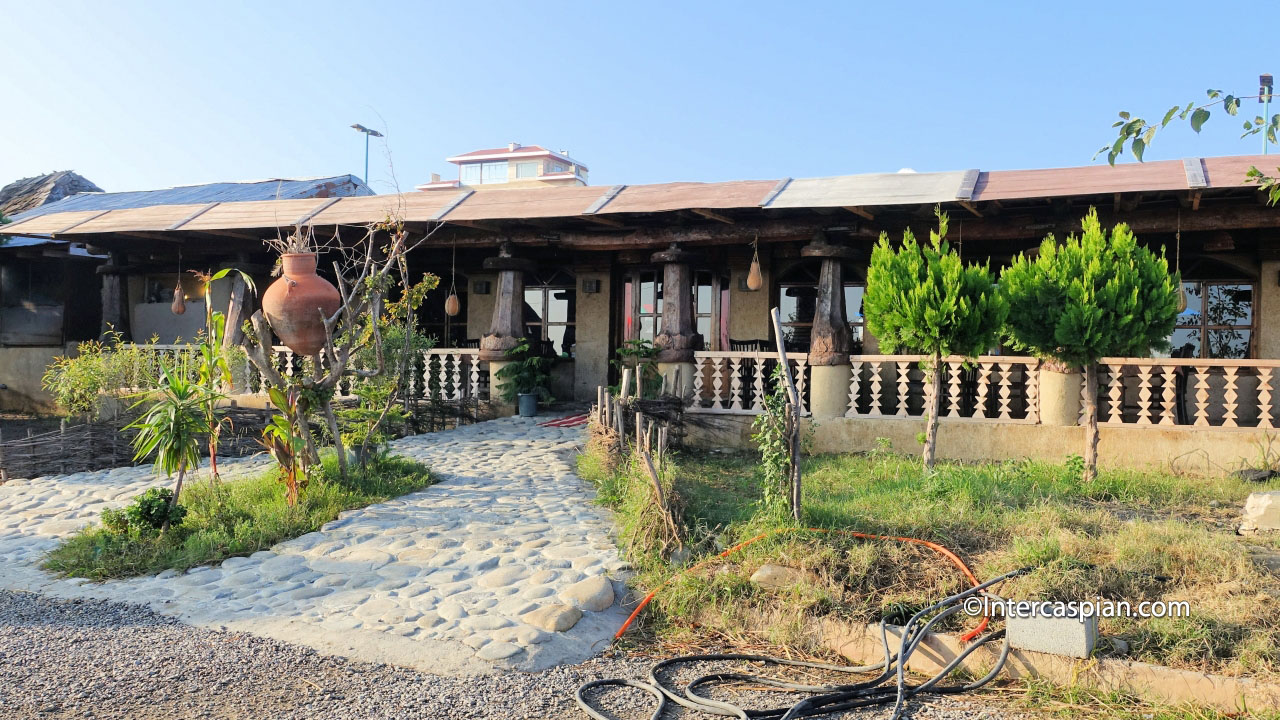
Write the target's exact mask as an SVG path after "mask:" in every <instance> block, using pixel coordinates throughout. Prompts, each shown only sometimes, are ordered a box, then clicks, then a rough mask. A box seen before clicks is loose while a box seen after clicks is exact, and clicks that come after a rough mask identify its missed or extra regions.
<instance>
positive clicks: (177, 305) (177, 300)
mask: <svg viewBox="0 0 1280 720" xmlns="http://www.w3.org/2000/svg"><path fill="white" fill-rule="evenodd" d="M169 309H170V310H172V311H173V314H174V315H181V314H182V313H184V312H186V311H187V298H186V296H185V295H183V293H182V281H181V280H179V281H178V286H177V287H175V288H174V289H173V304H172V305H170V306H169Z"/></svg>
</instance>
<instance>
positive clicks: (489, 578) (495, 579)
mask: <svg viewBox="0 0 1280 720" xmlns="http://www.w3.org/2000/svg"><path fill="white" fill-rule="evenodd" d="M524 574H525V570H524V568H523V567H521V566H519V565H508V566H506V567H501V568H498V569H497V570H491V571H489V572H487V573H485V574H484V575H481V576H480V577H479V578H478V579H477V580H476V584H477V585H479V586H480V587H483V588H500V587H506V586H508V585H510V584H512V583H514V582H515V581H517V580H519V579H520V578H522V577H524Z"/></svg>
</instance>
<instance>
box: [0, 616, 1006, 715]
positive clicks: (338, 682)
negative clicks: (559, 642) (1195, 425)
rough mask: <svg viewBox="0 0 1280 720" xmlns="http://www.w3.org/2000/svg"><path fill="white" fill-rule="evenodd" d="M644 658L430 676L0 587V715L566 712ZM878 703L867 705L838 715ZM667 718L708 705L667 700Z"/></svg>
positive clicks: (922, 710)
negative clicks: (593, 683)
mask: <svg viewBox="0 0 1280 720" xmlns="http://www.w3.org/2000/svg"><path fill="white" fill-rule="evenodd" d="M650 662H651V661H650V660H646V659H638V658H595V659H592V660H589V661H587V662H585V663H582V664H580V665H573V666H562V667H557V668H554V669H551V670H548V671H545V672H540V673H522V672H506V673H502V674H496V675H491V676H479V677H447V676H436V675H430V674H427V673H421V672H416V671H412V670H405V669H402V668H398V667H394V666H390V665H375V664H370V663H363V662H354V661H350V660H346V659H343V658H336V657H330V656H325V655H320V654H319V653H317V652H315V651H314V650H311V649H309V648H304V647H300V646H295V645H289V644H286V643H281V642H277V641H274V640H269V639H264V638H260V637H256V636H253V635H248V634H244V633H237V632H225V631H217V630H208V629H203V628H196V627H191V626H188V625H183V624H181V623H179V622H177V621H175V620H173V619H170V618H167V617H164V616H161V615H157V614H155V613H153V612H151V611H150V610H147V609H145V608H142V607H138V606H132V605H125V604H121V603H109V602H101V601H92V600H77V601H66V600H57V599H51V598H46V597H43V596H40V595H34V594H31V593H26V592H9V591H0V717H4V718H11V719H13V720H18V719H22V718H41V719H46V718H100V719H103V720H106V719H107V718H130V719H131V720H152V719H154V720H159V719H160V718H164V719H165V720H172V719H174V718H221V719H226V720H258V719H260V718H271V719H273V720H276V719H279V720H285V719H290V718H300V719H301V718H308V719H310V718H324V719H325V720H345V719H347V718H350V719H351V720H375V719H380V718H388V719H390V718H395V719H396V720H413V719H416V718H441V719H442V720H443V719H444V718H449V719H450V720H453V719H456V718H556V719H560V718H565V719H566V720H569V719H572V718H585V717H586V716H585V715H582V714H581V713H580V712H579V711H578V709H577V707H576V705H575V704H574V702H573V699H572V695H573V691H574V689H576V688H577V686H578V685H580V684H581V683H583V682H585V681H587V680H592V679H597V678H603V677H633V678H641V677H644V675H645V672H646V669H647V667H648V665H649V663H650ZM698 674H702V673H701V672H699V673H698ZM721 697H725V696H723V695H721ZM772 697H773V698H774V699H776V698H777V695H776V694H772ZM599 699H600V700H601V701H602V703H603V704H604V706H605V707H606V708H608V709H609V710H610V711H611V712H614V713H615V714H616V716H617V717H618V718H619V720H633V719H635V720H639V719H640V718H648V716H649V712H650V710H649V709H648V708H649V707H650V705H649V703H648V701H647V700H646V698H645V697H644V696H643V694H641V693H638V692H627V691H620V690H615V691H607V692H604V693H601V697H600V698H599ZM770 704H774V703H770ZM912 708H913V712H912V713H911V714H910V715H909V717H914V718H916V720H926V719H927V720H953V719H954V720H960V719H961V718H979V719H981V718H987V719H991V720H994V719H995V718H1001V719H1005V718H1012V717H1014V715H1011V714H1009V713H1007V712H1006V711H1004V710H998V709H991V708H987V707H985V706H984V705H982V704H981V703H980V702H979V701H975V700H967V699H966V700H960V699H954V698H945V699H931V700H929V701H927V702H925V703H913V706H912ZM886 715H887V712H886V711H885V710H884V709H877V710H872V711H865V712H862V713H859V714H856V715H854V714H850V715H848V716H847V717H858V718H882V717H885V716H886ZM670 717H672V718H677V717H678V718H694V717H697V718H709V717H710V716H704V715H697V714H694V713H689V712H687V711H684V710H680V709H677V711H675V712H672V713H670Z"/></svg>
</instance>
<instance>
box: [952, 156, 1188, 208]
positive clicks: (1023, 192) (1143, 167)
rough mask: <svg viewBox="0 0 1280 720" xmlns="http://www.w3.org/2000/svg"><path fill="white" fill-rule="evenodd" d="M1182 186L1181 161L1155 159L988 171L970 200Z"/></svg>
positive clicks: (1183, 183) (1185, 184)
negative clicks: (1039, 168)
mask: <svg viewBox="0 0 1280 720" xmlns="http://www.w3.org/2000/svg"><path fill="white" fill-rule="evenodd" d="M1186 189H1187V174H1186V171H1185V170H1183V167H1182V161H1181V160H1159V161H1153V162H1149V163H1125V164H1123V165H1114V166H1113V165H1090V166H1087V167H1072V168H1047V169H1043V170H992V171H991V172H985V173H982V176H981V177H979V178H978V184H977V187H976V188H975V189H974V195H973V199H974V200H978V201H982V200H1014V199H1021V198H1042V197H1061V196H1064V195H1094V194H1108V193H1118V192H1159V191H1162V190H1186Z"/></svg>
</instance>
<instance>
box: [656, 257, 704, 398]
mask: <svg viewBox="0 0 1280 720" xmlns="http://www.w3.org/2000/svg"><path fill="white" fill-rule="evenodd" d="M696 257H697V256H696V255H695V254H694V253H691V252H689V251H687V250H682V249H680V246H679V245H677V244H676V243H671V246H670V247H668V248H667V249H666V250H661V251H658V252H656V253H654V254H653V255H652V257H651V258H650V260H651V261H652V262H654V263H658V264H661V265H662V266H663V267H662V332H661V333H659V334H658V336H657V337H656V338H654V342H653V344H654V345H656V346H657V347H658V357H657V360H658V370H659V372H661V373H662V375H663V377H664V378H665V379H666V383H665V384H666V386H667V387H668V388H669V389H670V391H671V392H672V394H674V395H678V396H681V397H688V396H689V395H690V394H692V392H693V374H694V367H695V366H694V363H693V353H694V351H695V350H699V349H701V348H702V336H700V335H698V332H697V327H696V325H695V323H694V318H693V310H694V307H693V270H692V268H691V267H690V266H691V264H692V263H693V261H694V260H695V259H696ZM677 381H678V382H677Z"/></svg>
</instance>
